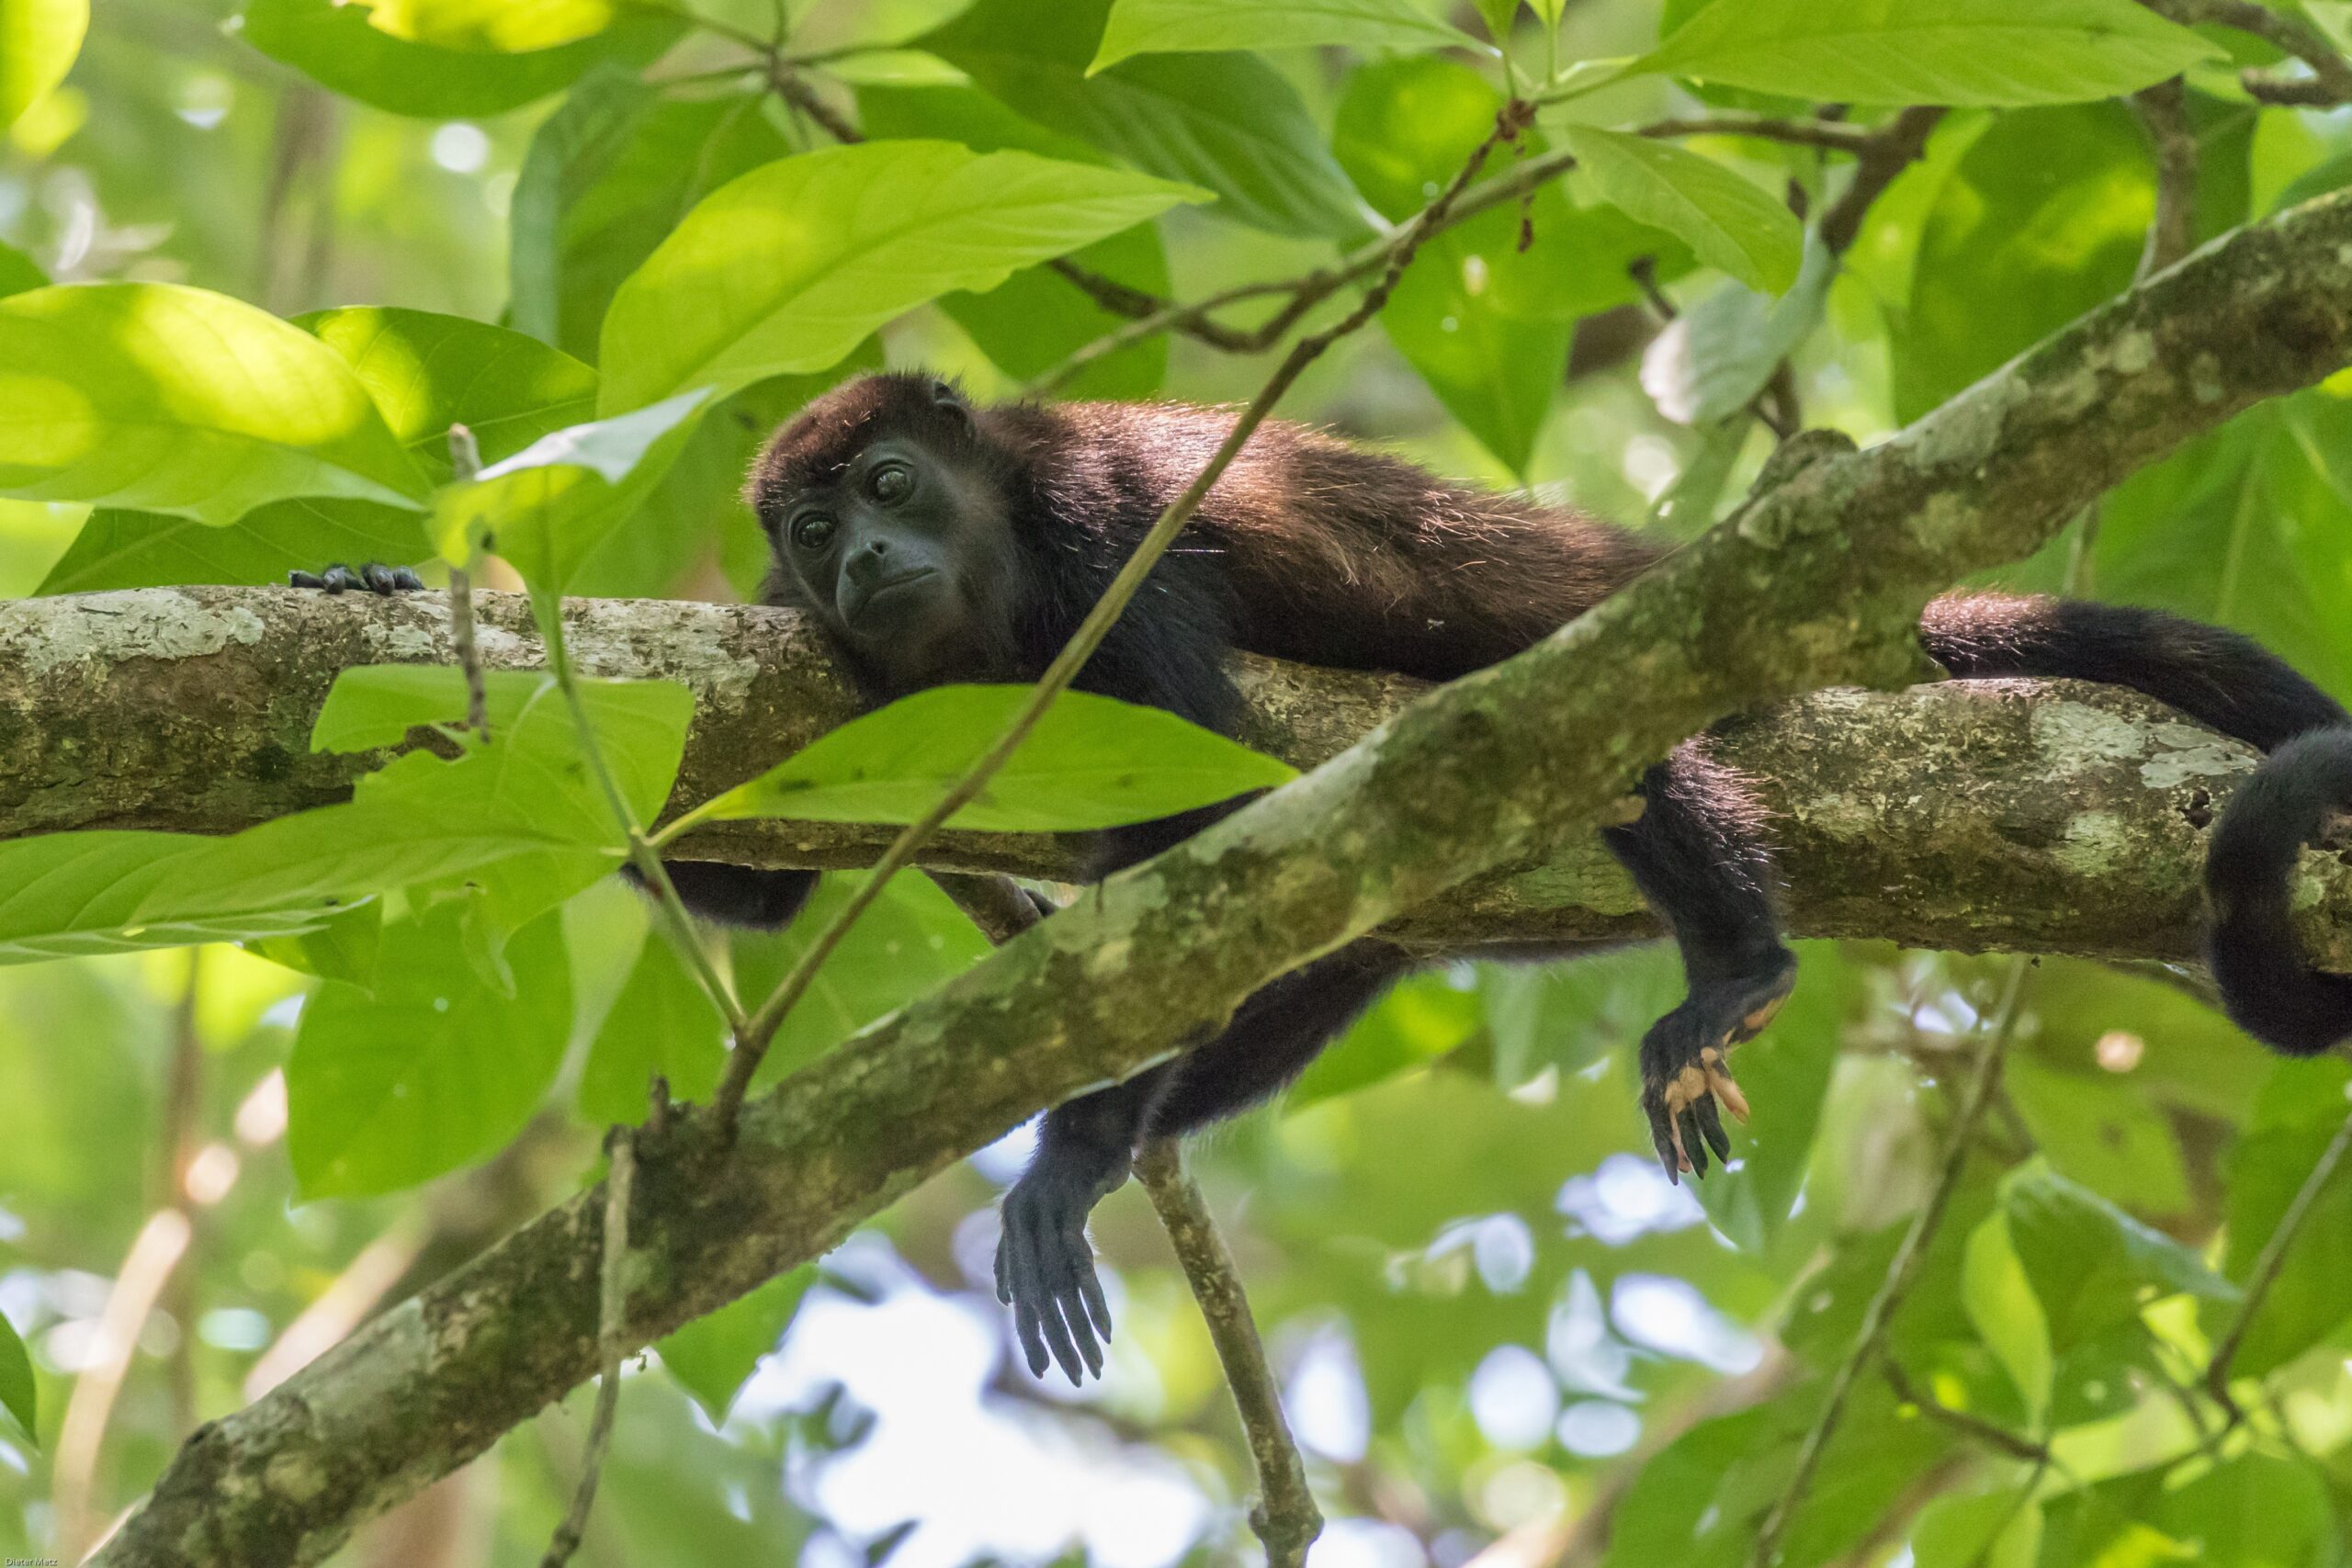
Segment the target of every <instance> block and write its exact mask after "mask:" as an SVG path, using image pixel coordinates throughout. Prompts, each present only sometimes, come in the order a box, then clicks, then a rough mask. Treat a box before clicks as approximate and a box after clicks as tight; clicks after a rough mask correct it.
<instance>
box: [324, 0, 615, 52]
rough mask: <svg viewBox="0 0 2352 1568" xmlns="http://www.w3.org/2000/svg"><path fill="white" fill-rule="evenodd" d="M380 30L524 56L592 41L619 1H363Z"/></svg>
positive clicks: (458, 47)
mask: <svg viewBox="0 0 2352 1568" xmlns="http://www.w3.org/2000/svg"><path fill="white" fill-rule="evenodd" d="M360 4H362V5H365V6H368V8H369V11H370V15H369V17H368V20H369V21H370V22H371V23H373V24H374V25H375V26H376V27H377V28H379V30H381V31H383V32H388V33H390V34H391V35H392V36H393V37H394V38H402V39H409V40H410V41H411V42H413V43H429V44H432V45H434V46H435V47H436V48H440V49H451V50H460V51H488V52H492V53H502V54H523V53H527V52H529V51H533V50H540V49H554V48H557V47H558V46H560V45H562V44H567V43H577V42H579V41H580V40H581V39H585V38H594V37H595V36H596V35H597V34H598V33H600V32H603V31H604V30H605V28H608V27H610V26H612V25H613V23H614V21H615V20H616V18H617V17H619V16H620V15H621V14H622V13H623V12H625V11H627V10H628V9H629V7H628V6H625V5H622V4H619V3H618V0H360Z"/></svg>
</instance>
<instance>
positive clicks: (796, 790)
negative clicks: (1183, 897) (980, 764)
mask: <svg viewBox="0 0 2352 1568" xmlns="http://www.w3.org/2000/svg"><path fill="white" fill-rule="evenodd" d="M1029 697H1030V688H1029V687H1027V686H936V687H933V688H932V689H931V690H929V691H926V692H917V693H915V694H913V695H911V696H906V697H901V698H899V700H898V701H897V702H894V703H892V704H890V705H888V707H885V708H882V709H880V710H878V711H876V712H874V713H870V714H865V715H864V716H860V717H858V718H854V719H852V720H851V721H850V722H849V723H847V724H845V725H843V726H842V727H841V728H839V729H835V730H832V731H831V732H829V733H828V734H826V735H824V736H822V737H821V738H820V739H818V740H817V741H816V742H815V743H814V744H813V745H810V746H808V747H805V748H803V749H802V750H799V751H797V752H795V753H794V754H793V755H792V756H790V757H787V758H786V759H785V760H784V761H781V762H779V763H777V764H776V765H775V767H773V768H770V769H769V770H768V771H767V772H766V773H762V774H761V775H760V776H759V777H758V778H756V779H753V780H752V781H751V782H750V783H749V784H739V785H738V786H736V787H735V788H733V789H731V790H729V791H728V792H727V793H726V794H725V795H720V796H718V798H717V799H716V800H713V801H712V802H710V804H709V805H707V807H702V808H701V814H703V815H707V817H709V818H710V819H711V820H713V821H719V822H727V821H732V820H735V819H737V818H746V817H788V818H798V819H800V820H804V821H815V822H911V821H913V820H915V819H916V818H919V817H921V816H922V815H923V813H925V812H926V811H929V810H930V809H931V808H932V807H934V806H936V805H937V804H938V803H939V799H940V797H941V796H942V795H945V794H946V793H947V788H948V786H949V785H950V784H954V783H955V782H956V780H957V779H959V778H961V777H962V776H963V775H964V773H967V771H968V770H969V769H970V768H971V766H972V764H973V763H974V762H976V761H978V760H979V758H980V756H981V754H982V753H984V752H985V751H987V750H988V749H989V746H990V745H991V744H993V743H994V742H995V740H996V739H997V737H998V736H1000V735H1001V734H1003V733H1004V730H1005V728H1006V727H1007V726H1008V725H1009V724H1011V723H1012V716H1013V715H1014V714H1015V713H1017V712H1019V711H1020V709H1021V707H1022V705H1023V704H1025V703H1027V702H1028V701H1029ZM1297 776H1298V774H1297V771H1296V770H1295V769H1294V768H1292V767H1291V766H1290V765H1289V764H1288V763H1286V762H1280V761H1275V760H1274V759H1273V758H1272V757H1268V756H1264V755H1262V754H1261V753H1259V752H1256V751H1252V750H1250V749H1249V748H1248V747H1246V746H1243V745H1241V744H1239V743H1238V742H1236V741H1232V740H1227V739H1225V738H1224V737H1223V736H1221V735H1216V734H1214V733H1212V732H1210V731H1208V730H1205V729H1203V728H1200V727H1199V726H1198V725H1195V724H1192V723H1188V722H1187V721H1185V720H1183V719H1181V718H1179V717H1177V716H1175V715H1174V714H1171V713H1168V712H1165V711H1163V710H1161V709H1159V708H1149V707H1138V706H1136V705H1133V704H1130V703H1122V702H1117V701H1114V699H1112V698H1110V697H1103V696H1096V695H1094V694H1092V693H1089V692H1065V693H1063V694H1061V695H1060V696H1058V697H1057V698H1056V699H1054V705H1053V706H1051V707H1050V708H1047V709H1046V714H1045V716H1044V717H1043V718H1042V719H1040V720H1039V721H1038V723H1037V726H1036V728H1035V729H1033V730H1031V731H1030V732H1029V735H1028V737H1027V739H1024V740H1023V741H1022V743H1021V746H1020V748H1019V749H1018V750H1015V751H1014V752H1013V753H1012V757H1011V759H1010V760H1009V761H1006V763H1005V764H1004V766H1003V767H1002V768H1001V770H999V771H998V773H997V774H996V776H995V778H994V779H992V780H991V781H990V782H989V785H988V787H987V788H986V789H984V790H982V791H981V792H980V794H979V795H978V798H976V799H975V800H973V801H972V803H971V804H970V805H968V806H966V807H964V808H963V809H962V810H960V811H958V812H956V815H955V816H954V817H953V818H950V823H951V825H952V826H955V827H958V828H977V829H984V830H995V831H999V832H1028V831H1036V830H1040V829H1043V830H1081V829H1093V828H1110V827H1115V826H1117V825H1119V824H1121V823H1125V822H1143V821H1148V820H1150V819H1151V818H1158V817H1168V816H1172V815H1174V814H1175V813H1177V812H1180V811H1188V810H1191V809H1193V807H1201V806H1211V805H1214V804H1216V802H1218V801H1221V800H1230V799H1232V798H1233V797H1234V796H1235V795H1246V794H1248V793H1249V792H1250V791H1251V790H1256V789H1271V788H1272V787H1274V786H1275V785H1277V784H1283V783H1286V782H1288V781H1289V780H1291V779H1294V778H1295V777H1297Z"/></svg>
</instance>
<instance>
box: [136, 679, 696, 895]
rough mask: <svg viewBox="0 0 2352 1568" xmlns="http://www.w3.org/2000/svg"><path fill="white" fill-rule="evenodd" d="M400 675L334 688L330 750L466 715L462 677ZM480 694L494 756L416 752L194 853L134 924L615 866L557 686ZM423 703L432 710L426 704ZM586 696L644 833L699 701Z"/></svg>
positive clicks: (615, 833)
mask: <svg viewBox="0 0 2352 1568" xmlns="http://www.w3.org/2000/svg"><path fill="white" fill-rule="evenodd" d="M397 669H398V672H397V673H388V672H386V671H382V670H379V669H372V668H368V669H364V672H363V670H360V669H355V670H346V671H344V672H343V673H342V674H341V675H340V676H338V677H337V679H336V683H335V687H334V690H332V691H331V692H329V694H328V697H327V704H326V707H325V709H324V710H322V718H321V723H322V727H323V728H324V729H325V731H326V733H327V734H328V736H329V737H330V738H331V739H334V740H336V741H343V742H352V741H364V742H365V743H367V744H370V745H373V744H381V743H383V742H384V740H385V739H389V738H390V737H393V736H397V735H399V734H402V733H405V731H406V729H407V728H410V727H411V726H413V725H415V724H422V723H429V722H440V723H447V722H448V721H450V720H453V719H455V718H457V717H458V716H461V715H462V714H463V713H464V711H465V698H464V694H463V686H462V677H461V676H460V675H459V674H458V671H455V670H452V669H450V668H448V667H447V666H422V667H412V666H401V667H397ZM412 671H413V672H412ZM485 683H486V685H487V687H488V690H489V693H490V694H491V696H492V721H491V739H490V740H489V741H487V742H481V741H473V742H471V743H470V744H469V746H468V748H467V750H465V752H464V754H463V755H461V756H460V757H458V760H456V761H443V760H442V759H440V758H439V757H437V756H435V755H434V754H432V753H431V752H429V751H411V752H408V753H406V754H404V755H402V756H400V757H397V758H395V759H393V760H392V761H391V762H390V764H388V765H387V766H386V767H384V768H382V769H381V770H379V772H376V773H368V774H367V775H365V776H363V777H362V778H361V779H360V781H359V784H358V787H357V789H356V792H355V793H354V795H353V798H352V799H351V800H350V801H349V802H347V803H345V804H344V805H340V806H327V807H320V808H318V809H316V810H313V811H305V812H301V813H300V814H298V815H296V816H292V817H283V818H278V819H277V820H276V821H273V822H265V823H263V824H261V825H260V826H259V827H256V828H249V829H246V830H245V831H243V832H242V833H239V834H237V835H236V836H234V837H233V838H230V839H226V840H217V841H215V842H214V843H213V844H211V845H209V846H208V847H206V848H204V849H201V850H198V851H196V852H192V853H191V854H189V855H187V856H186V857H184V858H183V859H180V860H178V861H176V862H175V863H174V864H173V866H172V868H171V872H170V874H168V875H167V876H165V877H164V878H163V879H162V880H161V882H160V883H159V884H158V885H157V886H155V887H154V888H153V890H152V891H151V892H150V893H149V894H148V895H147V897H146V898H145V899H144V901H143V902H142V903H141V905H140V906H139V908H138V909H137V911H136V912H137V914H138V916H139V917H140V918H141V919H148V920H161V919H198V918H206V917H214V916H221V915H241V914H243V913H245V912H247V911H250V910H255V909H265V910H277V909H287V910H309V911H311V912H314V913H324V912H330V911H333V910H335V909H338V908H343V907H344V906H345V905H347V904H350V903H352V902H355V901H356V900H357V899H359V898H361V897H367V896H368V895H371V894H375V893H380V892H383V891H385V890H387V889H390V888H393V887H400V886H407V885H410V884H414V883H424V882H434V881H437V880H440V879H443V878H447V877H453V876H457V875H459V874H463V873H467V872H469V871H473V870H475V869H476V868H478V867H482V866H488V865H491V864H492V863H495V862H497V861H500V860H503V859H505V858H507V857H508V856H516V855H528V854H533V853H549V852H559V853H560V854H562V855H563V856H564V857H565V858H566V859H570V858H571V857H575V856H578V855H580V854H582V853H583V852H593V853H595V854H601V855H603V856H604V857H605V859H606V860H607V861H608V862H610V863H615V864H617V863H618V862H619V859H620V857H621V855H622V853H623V852H624V851H625V850H626V847H627V840H626V836H625V835H624V834H623V833H622V831H621V829H620V827H619V825H618V824H617V823H616V822H615V821H614V820H613V818H612V812H611V808H610V807H609V806H608V804H607V803H606V802H605V798H604V795H603V793H602V791H601V790H600V789H598V787H597V786H596V784H595V783H594V780H593V779H592V778H591V777H590V776H589V773H588V770H587V766H586V763H585V761H584V759H583V758H582V754H581V749H580V738H579V732H578V730H577V728H575V726H574V724H573V720H572V716H571V709H570V707H569V706H568V705H566V704H565V703H564V701H563V699H562V697H561V695H560V694H559V693H558V692H557V690H556V687H555V682H554V680H553V679H552V678H551V677H548V676H544V675H538V674H534V673H530V672H526V671H487V672H486V675H485ZM420 688H424V689H426V692H427V700H417V698H418V693H419V690H420ZM518 694H519V696H518ZM582 702H583V704H584V705H586V707H587V708H588V710H589V714H590V717H591V722H593V723H594V725H595V726H596V733H597V736H598V738H599V739H600V740H601V741H602V742H603V746H604V750H605V755H606V758H607V760H608V761H610V762H611V764H612V766H613V769H614V772H615V773H616V775H617V777H618V780H619V783H620V785H621V788H622V791H623V793H624V795H627V796H628V800H629V804H630V807H631V808H632V809H633V810H634V811H636V812H637V813H638V814H639V817H640V818H647V817H650V814H651V813H652V812H653V811H654V810H656V809H658V808H659V807H660V806H661V804H662V797H663V796H664V795H666V794H667V793H668V790H669V786H670V780H671V779H672V778H673V777H674V776H675V774H676V772H677V766H678V761H679V759H680V757H681V756H683V755H684V747H685V730H686V723H687V720H688V718H689V717H690V716H691V715H692V712H693V706H694V699H693V695H692V694H691V693H689V692H687V691H686V689H685V688H684V687H683V686H678V685H674V684H673V683H671V682H661V681H587V682H582ZM402 721H405V722H402Z"/></svg>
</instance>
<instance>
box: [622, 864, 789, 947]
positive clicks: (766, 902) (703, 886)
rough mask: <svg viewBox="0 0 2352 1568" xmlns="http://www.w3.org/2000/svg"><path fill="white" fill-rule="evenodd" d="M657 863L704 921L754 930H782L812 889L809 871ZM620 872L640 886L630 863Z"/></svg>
mask: <svg viewBox="0 0 2352 1568" xmlns="http://www.w3.org/2000/svg"><path fill="white" fill-rule="evenodd" d="M662 869H663V870H664V871H666V872H668V873H669V874H670V886H673V887H675V888H676V889H677V890H678V898H679V901H680V902H681V903H683V904H684V905H685V907H686V908H689V909H691V910H693V911H694V912H695V914H697V915H700V916H701V917H702V918H703V919H707V920H717V921H718V922H719V923H720V924H722V925H729V926H747V927H750V928H751V929H752V930H754V931H782V930H783V929H784V928H785V927H786V926H788V925H790V924H791V923H792V918H793V917H794V916H795V915H797V914H798V913H800V907H801V906H802V905H804V904H806V903H808V902H809V894H811V893H813V892H815V891H816V889H817V873H815V872H813V871H760V870H755V869H754V868H752V867H751V866H745V865H728V864H726V863H722V862H718V861H700V860H665V861H663V862H662ZM621 874H622V875H624V876H626V877H628V879H629V880H630V881H631V882H634V883H636V884H637V885H638V886H639V887H643V886H645V879H644V878H643V877H640V876H639V875H638V874H637V868H636V867H635V866H626V865H625V866H623V867H621Z"/></svg>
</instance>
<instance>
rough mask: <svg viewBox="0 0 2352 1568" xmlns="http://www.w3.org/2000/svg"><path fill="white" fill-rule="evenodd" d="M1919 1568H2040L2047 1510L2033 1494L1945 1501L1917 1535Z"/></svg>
mask: <svg viewBox="0 0 2352 1568" xmlns="http://www.w3.org/2000/svg"><path fill="white" fill-rule="evenodd" d="M1911 1549H1912V1552H1913V1556H1914V1568H2035V1564H2036V1563H2037V1562H2040V1561H2041V1508H2040V1507H2039V1506H2036V1505H2035V1503H2034V1501H2033V1495H2032V1490H2031V1488H2025V1489H2022V1490H2010V1491H2002V1492H1984V1493H1978V1494H1976V1495H1973V1496H1967V1497H1940V1498H1938V1499H1937V1500H1936V1501H1935V1502H1934V1503H1932V1504H1930V1505H1929V1506H1928V1507H1927V1508H1925V1509H1923V1510H1922V1511H1921V1512H1920V1515H1919V1522H1918V1524H1917V1526H1916V1527H1915V1528H1914V1529H1913V1530H1912V1532H1911Z"/></svg>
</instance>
